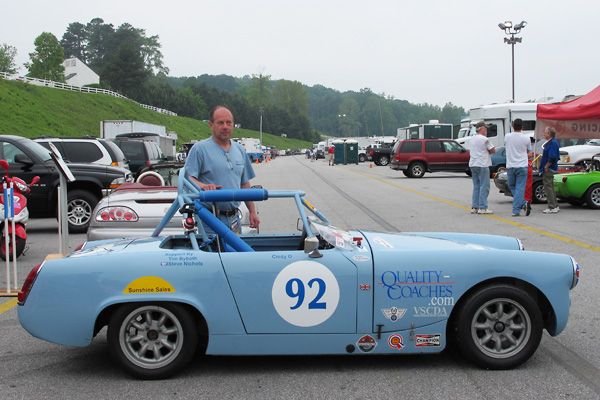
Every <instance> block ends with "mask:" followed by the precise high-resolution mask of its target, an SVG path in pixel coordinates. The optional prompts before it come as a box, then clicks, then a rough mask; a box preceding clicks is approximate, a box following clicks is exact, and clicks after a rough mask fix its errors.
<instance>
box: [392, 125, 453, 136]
mask: <svg viewBox="0 0 600 400" xmlns="http://www.w3.org/2000/svg"><path fill="white" fill-rule="evenodd" d="M453 129H454V127H453V126H452V124H440V121H438V120H430V121H429V123H427V124H411V125H409V126H407V127H404V128H398V131H397V135H396V137H397V138H398V140H405V139H452V130H453Z"/></svg>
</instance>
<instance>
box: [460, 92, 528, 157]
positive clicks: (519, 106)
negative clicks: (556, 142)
mask: <svg viewBox="0 0 600 400" xmlns="http://www.w3.org/2000/svg"><path fill="white" fill-rule="evenodd" d="M537 105H538V103H504V104H489V105H484V106H479V107H475V108H472V109H470V110H469V117H468V123H469V128H468V132H467V131H466V130H464V128H462V129H461V134H462V137H459V138H458V139H456V141H457V142H458V143H460V144H461V145H462V146H463V147H466V148H467V149H468V148H469V147H470V140H471V137H473V136H474V135H476V132H475V125H476V124H477V123H478V122H480V121H483V122H485V124H486V126H487V128H488V131H487V136H488V138H489V139H490V142H491V143H492V145H494V147H501V146H504V137H505V136H506V134H507V133H509V132H512V123H513V121H514V120H515V119H517V118H520V119H521V120H522V121H523V131H531V132H533V131H535V123H536V112H537ZM465 121H466V120H465ZM461 126H462V124H461ZM459 136H461V135H459Z"/></svg>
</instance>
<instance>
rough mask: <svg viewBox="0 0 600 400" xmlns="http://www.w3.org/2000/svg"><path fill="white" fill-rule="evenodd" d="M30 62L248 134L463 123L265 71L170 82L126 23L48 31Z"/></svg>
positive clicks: (313, 135) (453, 115)
mask: <svg viewBox="0 0 600 400" xmlns="http://www.w3.org/2000/svg"><path fill="white" fill-rule="evenodd" d="M34 45H35V51H34V52H33V53H30V54H29V56H30V60H31V61H30V62H28V63H25V67H26V68H27V69H28V74H27V75H28V76H30V77H34V78H40V79H49V80H53V81H58V82H64V81H65V76H64V66H63V64H62V63H63V61H64V59H66V58H72V57H75V58H78V59H79V60H81V61H83V62H84V63H86V64H87V65H88V66H89V67H90V68H91V69H92V70H93V71H94V72H96V73H97V74H98V75H99V77H100V87H102V88H105V89H109V90H113V91H115V92H118V93H121V94H123V95H124V96H126V97H128V98H131V99H133V100H136V101H138V102H140V103H144V104H148V105H152V106H155V107H159V108H164V109H168V110H170V111H173V112H176V113H177V114H178V115H180V116H184V117H190V118H195V119H200V120H204V119H207V118H208V112H209V110H210V109H212V108H213V107H214V106H216V105H226V106H228V107H229V108H231V110H232V111H233V114H234V116H235V119H236V123H238V124H241V125H242V126H243V127H244V128H247V129H252V130H257V131H258V130H260V129H262V131H263V132H267V133H271V134H275V135H285V136H287V137H290V138H296V139H301V140H307V141H311V142H318V141H320V139H321V135H327V136H342V137H344V136H345V137H348V136H381V135H395V134H396V129H397V128H399V127H403V126H407V125H408V124H410V123H425V122H428V121H429V120H431V119H437V120H440V122H444V123H453V124H458V123H459V122H460V119H461V117H462V116H463V115H465V110H464V109H463V108H462V107H457V106H454V105H452V104H451V103H448V104H446V105H445V106H444V107H443V108H440V107H439V106H434V105H429V104H417V105H415V104H411V103H409V102H407V101H404V100H397V99H395V98H393V97H392V96H387V95H385V94H384V93H382V94H375V93H373V92H372V91H371V90H370V89H369V88H364V89H360V91H358V92H354V91H348V92H343V93H341V92H339V91H336V90H333V89H329V88H326V87H324V86H321V85H315V86H313V87H308V86H305V85H303V84H302V83H300V82H298V81H289V80H284V79H281V80H272V79H271V76H270V75H265V74H264V73H263V72H259V73H257V74H253V75H251V76H248V75H247V76H244V77H241V78H236V77H231V76H228V75H217V76H214V75H199V76H196V77H178V78H175V77H169V76H168V74H169V69H168V68H167V67H166V66H165V65H164V62H163V55H162V53H161V51H160V49H161V44H160V40H159V36H158V35H154V36H149V37H148V36H147V35H146V31H145V30H144V29H140V28H135V27H133V26H132V25H130V24H128V23H124V24H122V25H120V26H119V27H117V28H115V27H114V26H113V25H112V24H110V23H105V22H104V20H103V19H101V18H94V19H92V20H91V21H90V22H88V23H87V24H82V23H79V22H73V23H70V24H69V25H68V27H67V29H66V31H65V33H64V34H63V36H62V39H61V40H60V41H59V40H58V39H57V38H56V37H55V36H54V35H53V34H51V33H48V32H43V33H42V34H40V35H39V36H38V37H37V38H36V39H35V41H34ZM15 56H16V49H15V48H13V47H11V46H8V45H7V44H3V45H2V46H0V71H5V72H9V73H15V72H16V65H15V63H14V58H15Z"/></svg>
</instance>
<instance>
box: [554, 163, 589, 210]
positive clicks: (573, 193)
mask: <svg viewBox="0 0 600 400" xmlns="http://www.w3.org/2000/svg"><path fill="white" fill-rule="evenodd" d="M592 160H599V161H600V154H597V155H595V156H594V157H592ZM554 191H555V192H556V197H558V198H559V199H561V200H565V201H567V202H569V203H570V204H572V205H577V206H581V205H583V204H584V203H586V204H587V205H588V207H590V208H596V209H600V171H594V170H590V171H586V172H576V173H570V174H556V175H554Z"/></svg>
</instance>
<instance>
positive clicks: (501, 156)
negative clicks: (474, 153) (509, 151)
mask: <svg viewBox="0 0 600 400" xmlns="http://www.w3.org/2000/svg"><path fill="white" fill-rule="evenodd" d="M491 159H492V165H491V166H490V178H493V177H494V174H496V173H498V172H502V171H506V147H504V146H502V147H496V152H495V153H494V154H492V156H491Z"/></svg>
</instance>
